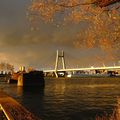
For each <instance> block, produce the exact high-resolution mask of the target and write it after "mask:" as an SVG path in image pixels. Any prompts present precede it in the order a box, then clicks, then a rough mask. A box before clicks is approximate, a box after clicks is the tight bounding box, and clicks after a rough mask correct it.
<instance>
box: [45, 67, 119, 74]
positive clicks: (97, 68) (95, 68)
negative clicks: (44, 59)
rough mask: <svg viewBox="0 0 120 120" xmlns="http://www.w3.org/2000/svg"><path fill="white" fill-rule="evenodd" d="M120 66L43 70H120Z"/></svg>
mask: <svg viewBox="0 0 120 120" xmlns="http://www.w3.org/2000/svg"><path fill="white" fill-rule="evenodd" d="M119 69H120V66H109V67H107V66H103V67H88V68H70V69H57V70H55V69H52V70H43V72H45V73H47V72H56V71H58V72H62V71H66V72H67V71H85V70H119Z"/></svg>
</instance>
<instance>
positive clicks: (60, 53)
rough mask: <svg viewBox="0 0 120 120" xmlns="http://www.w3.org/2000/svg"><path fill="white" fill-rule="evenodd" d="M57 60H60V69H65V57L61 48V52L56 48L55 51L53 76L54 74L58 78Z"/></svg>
mask: <svg viewBox="0 0 120 120" xmlns="http://www.w3.org/2000/svg"><path fill="white" fill-rule="evenodd" d="M59 61H61V62H62V69H63V71H64V70H65V69H66V65H65V57H64V51H63V50H62V51H61V52H59V51H58V50H57V53H56V62H55V76H56V78H58V74H57V70H58V63H60V62H59Z"/></svg>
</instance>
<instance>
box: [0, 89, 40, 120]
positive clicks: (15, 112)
mask: <svg viewBox="0 0 120 120" xmlns="http://www.w3.org/2000/svg"><path fill="white" fill-rule="evenodd" d="M0 107H1V111H2V112H3V113H4V114H3V113H2V112H1V113H2V115H5V116H6V118H7V119H5V120H40V119H38V118H37V117H35V116H34V115H33V114H32V113H30V112H29V111H28V110H27V109H26V108H24V107H23V106H22V105H21V104H19V103H18V102H17V101H16V100H14V99H13V98H11V97H10V96H8V95H7V94H6V93H5V92H3V91H1V90H0Z"/></svg>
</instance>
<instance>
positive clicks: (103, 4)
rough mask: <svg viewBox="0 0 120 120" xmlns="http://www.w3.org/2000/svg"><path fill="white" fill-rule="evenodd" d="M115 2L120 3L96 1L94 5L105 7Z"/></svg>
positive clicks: (109, 0) (116, 0) (106, 0)
mask: <svg viewBox="0 0 120 120" xmlns="http://www.w3.org/2000/svg"><path fill="white" fill-rule="evenodd" d="M116 2H120V0H96V4H97V5H98V6H100V7H106V6H108V5H111V4H114V3H116Z"/></svg>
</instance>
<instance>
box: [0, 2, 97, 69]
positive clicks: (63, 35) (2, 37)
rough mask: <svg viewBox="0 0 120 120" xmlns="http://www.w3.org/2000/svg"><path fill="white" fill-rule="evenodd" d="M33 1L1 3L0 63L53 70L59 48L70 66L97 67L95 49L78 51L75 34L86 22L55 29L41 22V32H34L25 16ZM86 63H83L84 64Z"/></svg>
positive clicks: (53, 26) (51, 25)
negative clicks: (74, 42)
mask: <svg viewBox="0 0 120 120" xmlns="http://www.w3.org/2000/svg"><path fill="white" fill-rule="evenodd" d="M29 4H30V0H1V1H0V61H1V62H9V63H12V64H14V65H15V66H18V67H19V66H20V65H24V66H33V67H37V68H50V67H53V65H54V62H55V52H56V50H57V49H59V50H62V49H63V50H64V51H65V55H66V56H65V57H66V62H67V65H68V66H71V67H72V66H75V67H76V66H80V67H81V66H89V65H94V64H96V63H95V61H96V60H95V59H92V58H93V56H96V54H97V53H96V52H95V51H96V50H95V49H93V50H91V51H89V50H81V49H78V48H75V47H74V45H73V41H74V40H75V39H76V38H75V34H76V33H77V32H78V31H80V30H82V29H84V25H83V23H81V24H79V25H67V26H60V27H56V26H55V25H53V24H45V23H43V22H42V21H39V26H38V27H39V30H36V31H31V26H30V23H29V21H28V19H27V17H26V9H27V7H28V5H29ZM83 61H84V62H83Z"/></svg>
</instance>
